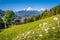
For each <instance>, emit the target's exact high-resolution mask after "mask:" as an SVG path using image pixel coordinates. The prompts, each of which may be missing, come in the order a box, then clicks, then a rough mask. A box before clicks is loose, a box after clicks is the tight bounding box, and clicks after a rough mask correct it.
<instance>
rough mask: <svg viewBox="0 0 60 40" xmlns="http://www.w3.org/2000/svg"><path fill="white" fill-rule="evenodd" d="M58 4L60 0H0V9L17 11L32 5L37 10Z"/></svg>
mask: <svg viewBox="0 0 60 40" xmlns="http://www.w3.org/2000/svg"><path fill="white" fill-rule="evenodd" d="M59 4H60V0H0V9H2V10H9V9H10V10H14V11H17V10H23V9H24V8H27V7H32V8H33V9H35V10H39V9H40V8H47V9H50V8H52V7H54V6H56V5H59Z"/></svg>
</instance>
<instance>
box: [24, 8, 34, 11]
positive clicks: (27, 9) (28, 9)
mask: <svg viewBox="0 0 60 40" xmlns="http://www.w3.org/2000/svg"><path fill="white" fill-rule="evenodd" d="M24 10H26V11H31V10H33V9H32V8H31V7H28V8H24Z"/></svg>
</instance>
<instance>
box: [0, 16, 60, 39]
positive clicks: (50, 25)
mask: <svg viewBox="0 0 60 40" xmlns="http://www.w3.org/2000/svg"><path fill="white" fill-rule="evenodd" d="M59 29H60V15H56V16H52V17H49V18H45V19H41V20H38V21H35V22H32V23H27V24H22V25H12V27H11V28H8V29H5V30H4V31H3V32H0V40H55V39H57V40H59V39H60V36H59V34H60V31H59Z"/></svg>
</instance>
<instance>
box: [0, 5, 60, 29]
mask: <svg viewBox="0 0 60 40" xmlns="http://www.w3.org/2000/svg"><path fill="white" fill-rule="evenodd" d="M57 14H60V5H58V6H55V7H53V8H51V9H50V10H47V9H46V10H45V11H43V12H42V13H41V14H39V15H34V16H29V17H28V18H25V19H24V23H29V22H34V21H37V20H40V19H44V18H47V17H51V16H53V15H57ZM14 19H15V14H14V12H13V11H11V10H7V11H6V12H5V15H4V16H3V17H2V18H1V17H0V29H1V28H4V27H3V26H2V24H1V23H5V24H7V25H8V27H9V26H10V25H12V24H13V23H12V21H13V20H14ZM24 23H23V24H24ZM4 26H5V25H4Z"/></svg>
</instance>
